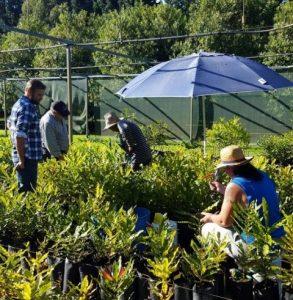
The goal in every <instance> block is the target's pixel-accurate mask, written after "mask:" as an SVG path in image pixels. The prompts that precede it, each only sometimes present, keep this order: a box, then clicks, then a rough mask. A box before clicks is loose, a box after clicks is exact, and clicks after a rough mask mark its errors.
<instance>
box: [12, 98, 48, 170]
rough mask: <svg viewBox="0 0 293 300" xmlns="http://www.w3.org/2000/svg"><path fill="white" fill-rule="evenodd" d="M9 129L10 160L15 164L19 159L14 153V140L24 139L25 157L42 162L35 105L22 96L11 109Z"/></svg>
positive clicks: (15, 152)
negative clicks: (11, 147) (10, 141)
mask: <svg viewBox="0 0 293 300" xmlns="http://www.w3.org/2000/svg"><path fill="white" fill-rule="evenodd" d="M8 122H9V129H10V131H11V140H12V144H13V149H12V160H13V162H14V163H15V164H16V163H18V162H19V157H18V154H17V151H16V138H17V137H23V138H25V157H26V158H28V159H32V160H42V157H43V154H42V142H41V134H40V126H39V116H38V112H37V109H36V105H35V104H33V103H32V102H31V101H30V99H29V98H28V97H26V96H22V97H21V98H20V99H19V100H18V101H17V102H16V103H15V104H14V105H13V107H12V111H11V115H10V118H9V121H8Z"/></svg>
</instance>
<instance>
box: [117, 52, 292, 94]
mask: <svg viewBox="0 0 293 300" xmlns="http://www.w3.org/2000/svg"><path fill="white" fill-rule="evenodd" d="M290 86H293V82H291V81H289V80H288V79H286V78H284V77H283V76H281V75H280V74H278V73H277V72H275V71H273V70H272V69H270V68H268V67H266V66H265V65H263V64H260V63H257V62H255V61H253V60H250V59H248V58H244V57H241V56H235V55H226V54H221V53H208V52H200V53H197V54H195V53H194V54H191V55H189V56H184V57H180V58H176V59H172V60H169V61H167V62H163V63H160V64H158V65H156V66H154V67H152V68H150V69H148V70H146V71H145V72H143V73H141V74H140V75H138V76H137V77H135V78H134V79H133V80H131V81H130V82H129V83H128V84H126V85H125V86H124V87H123V88H121V89H120V90H119V91H118V92H117V94H118V95H119V96H121V97H122V98H141V97H149V98H150V97H156V98H158V97H168V98H169V97H197V96H205V95H216V94H232V93H240V92H255V91H271V90H275V89H279V88H285V87H290Z"/></svg>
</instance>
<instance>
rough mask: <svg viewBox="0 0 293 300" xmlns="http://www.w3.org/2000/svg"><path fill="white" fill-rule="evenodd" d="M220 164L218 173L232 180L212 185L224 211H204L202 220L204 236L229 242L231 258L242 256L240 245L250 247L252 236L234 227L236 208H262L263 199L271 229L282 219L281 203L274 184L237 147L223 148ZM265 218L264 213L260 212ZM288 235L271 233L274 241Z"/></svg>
mask: <svg viewBox="0 0 293 300" xmlns="http://www.w3.org/2000/svg"><path fill="white" fill-rule="evenodd" d="M220 159H221V163H220V164H219V165H218V166H217V167H216V169H217V170H224V172H225V173H226V174H227V175H228V176H229V177H230V178H231V181H230V182H229V183H228V184H227V186H225V185H223V184H222V183H220V182H219V181H217V180H216V181H213V182H211V183H210V188H211V190H213V191H216V192H219V193H221V194H223V195H224V200H223V203H222V207H221V210H220V212H219V213H218V214H211V213H206V212H202V215H204V217H203V218H201V220H200V221H201V223H203V224H204V225H203V227H202V235H203V236H207V235H208V234H210V233H211V234H218V235H220V237H221V239H222V238H223V239H224V238H226V239H228V241H229V249H227V252H228V254H229V256H231V257H237V256H238V255H239V248H238V246H237V245H239V243H242V244H243V245H244V246H245V244H246V243H248V244H251V243H252V242H253V241H254V239H253V236H250V235H245V234H244V232H241V230H240V234H241V237H240V236H239V234H238V233H237V232H236V231H234V230H233V229H232V228H231V226H232V224H233V220H234V219H233V206H234V205H240V206H243V207H248V206H249V205H250V204H251V203H252V202H253V201H256V203H257V205H260V204H261V203H262V201H263V199H265V200H266V202H267V206H268V226H269V227H271V226H273V225H274V224H275V223H277V222H278V221H279V220H280V219H281V214H280V210H279V200H278V196H277V192H276V187H275V184H274V182H273V181H272V180H271V179H270V178H269V176H268V175H267V174H266V173H265V172H263V171H261V170H259V169H257V168H255V167H254V166H253V165H252V164H251V163H250V161H251V160H252V159H253V157H245V156H244V154H243V151H242V149H241V148H240V147H239V146H236V145H230V146H227V147H225V148H223V149H222V150H221V152H220ZM259 217H260V218H262V213H260V216H259ZM284 234H285V231H284V229H283V227H277V228H276V229H275V230H273V231H272V233H271V236H272V238H274V239H278V238H281V237H282V236H283V235H284Z"/></svg>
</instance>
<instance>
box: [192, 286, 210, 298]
mask: <svg viewBox="0 0 293 300" xmlns="http://www.w3.org/2000/svg"><path fill="white" fill-rule="evenodd" d="M192 290H193V291H192V296H193V297H192V299H193V300H213V299H214V295H215V293H216V289H215V286H214V285H200V286H198V285H196V284H195V285H194V286H193V289H192Z"/></svg>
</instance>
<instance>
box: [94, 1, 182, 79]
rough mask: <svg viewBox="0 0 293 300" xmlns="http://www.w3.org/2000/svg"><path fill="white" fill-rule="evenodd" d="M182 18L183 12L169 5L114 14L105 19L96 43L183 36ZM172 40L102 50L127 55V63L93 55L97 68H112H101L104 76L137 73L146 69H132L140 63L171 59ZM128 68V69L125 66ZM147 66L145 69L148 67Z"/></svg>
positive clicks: (121, 45) (116, 58) (141, 66)
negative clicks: (103, 66) (108, 65)
mask: <svg viewBox="0 0 293 300" xmlns="http://www.w3.org/2000/svg"><path fill="white" fill-rule="evenodd" d="M184 30H185V17H184V16H183V14H182V12H181V11H180V10H178V9H176V8H174V7H172V6H169V5H157V6H147V5H143V4H138V5H136V6H134V7H131V8H128V9H122V10H121V11H120V12H117V11H113V12H110V13H108V14H106V15H105V16H104V22H103V24H102V26H101V28H100V29H99V31H98V32H97V37H96V39H97V40H98V41H120V40H127V39H139V38H148V37H160V36H171V35H178V34H183V33H184ZM173 44H174V41H172V40H162V41H160V40H158V41H151V42H138V43H129V44H119V43H116V44H115V45H108V46H105V47H104V49H109V50H111V51H116V52H119V53H123V54H125V55H128V56H129V57H130V59H125V58H121V57H118V56H117V57H114V56H112V55H105V54H102V53H99V52H95V53H94V59H95V62H96V64H98V65H104V64H115V65H116V66H113V67H112V68H102V69H101V70H102V72H104V73H109V72H111V73H125V72H131V73H133V72H140V71H142V70H144V68H145V67H146V65H131V63H134V62H137V61H140V62H146V61H165V60H168V59H169V58H171V57H172V56H174V52H173V50H172V45H173ZM127 64H128V65H127ZM147 66H148V65H147Z"/></svg>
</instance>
